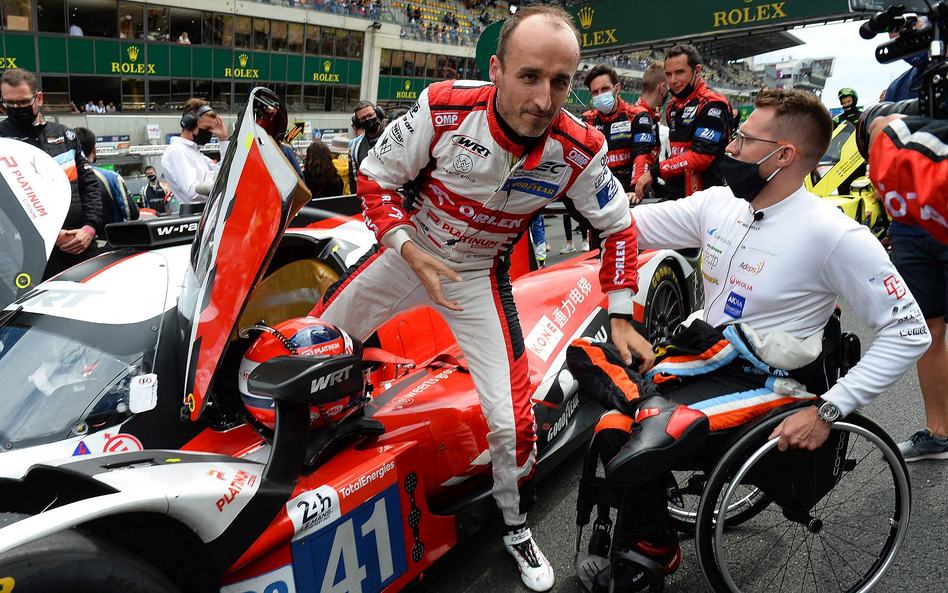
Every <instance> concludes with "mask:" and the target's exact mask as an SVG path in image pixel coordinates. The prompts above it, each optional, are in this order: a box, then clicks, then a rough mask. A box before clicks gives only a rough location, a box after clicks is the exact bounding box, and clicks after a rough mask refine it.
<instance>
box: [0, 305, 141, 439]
mask: <svg viewBox="0 0 948 593" xmlns="http://www.w3.org/2000/svg"><path fill="white" fill-rule="evenodd" d="M96 341H97V340H95V339H94V336H91V335H90V336H89V337H87V338H85V339H83V337H81V336H69V335H64V334H62V333H58V332H54V331H48V330H46V329H40V328H38V327H36V326H31V325H28V324H27V325H24V324H19V323H16V322H14V323H10V324H8V325H6V326H5V327H3V328H0V377H3V383H4V386H3V390H2V392H0V393H2V395H0V451H9V450H12V449H19V448H24V447H28V446H33V445H38V444H44V443H48V442H54V441H58V440H62V439H65V438H69V437H71V436H78V435H82V434H88V433H90V432H95V431H97V430H98V429H101V428H103V427H107V426H114V425H116V424H119V423H121V422H122V421H124V420H125V419H126V418H128V417H129V416H130V415H131V412H130V410H129V384H130V382H131V379H132V377H134V376H137V375H139V374H142V372H143V371H142V365H143V363H144V364H146V365H149V364H150V362H151V360H150V354H149V352H147V351H141V350H139V351H134V350H133V351H131V352H124V353H112V352H106V351H104V350H103V349H100V348H98V347H96V346H95V345H93V344H94V343H95V342H96ZM152 346H154V344H152Z"/></svg>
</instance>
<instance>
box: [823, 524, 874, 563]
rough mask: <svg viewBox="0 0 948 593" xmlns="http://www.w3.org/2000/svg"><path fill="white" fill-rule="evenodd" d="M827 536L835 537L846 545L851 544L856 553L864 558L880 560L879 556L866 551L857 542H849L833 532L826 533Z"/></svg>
mask: <svg viewBox="0 0 948 593" xmlns="http://www.w3.org/2000/svg"><path fill="white" fill-rule="evenodd" d="M826 535H827V536H830V537H834V538H836V539H838V540H839V541H841V542H843V543H844V544H849V546H850V547H851V548H852V549H853V550H854V551H856V552H858V553H860V554H862V555H864V556H868V557H870V558H878V554H873V553H872V552H868V551H866V550H865V549H863V546H860V545H859V544H857V543H856V542H853V541H849V540H848V539H846V538H845V537H842V536H841V535H838V534H836V533H833V532H832V531H827V532H826Z"/></svg>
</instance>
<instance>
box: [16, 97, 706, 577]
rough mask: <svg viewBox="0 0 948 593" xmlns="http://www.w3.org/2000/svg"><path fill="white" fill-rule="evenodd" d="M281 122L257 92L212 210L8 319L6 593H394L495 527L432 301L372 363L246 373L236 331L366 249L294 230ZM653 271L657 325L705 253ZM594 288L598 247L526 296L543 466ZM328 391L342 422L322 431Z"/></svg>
mask: <svg viewBox="0 0 948 593" xmlns="http://www.w3.org/2000/svg"><path fill="white" fill-rule="evenodd" d="M261 105H262V107H261ZM274 105H276V107H274ZM282 109H283V108H282V105H281V104H278V99H277V98H276V96H275V95H272V93H269V92H268V91H266V90H264V89H257V90H255V91H254V94H253V95H252V96H251V99H250V101H249V103H248V107H247V110H246V111H245V112H244V113H243V115H242V116H241V119H240V121H239V122H238V126H237V129H236V131H235V133H234V135H233V136H232V141H231V143H230V146H229V148H228V150H227V152H226V155H225V157H224V159H223V161H222V167H221V173H220V175H219V177H218V180H217V182H216V185H215V187H214V190H213V192H212V195H211V198H210V200H209V201H208V205H207V208H206V210H205V212H204V214H203V217H197V216H194V217H181V218H152V219H148V220H141V221H134V222H131V223H124V224H121V225H116V226H113V227H110V228H109V229H108V232H109V237H110V240H111V242H112V243H113V244H115V245H118V246H121V245H125V246H126V247H123V248H120V249H118V250H116V251H113V252H110V253H107V254H104V255H101V256H99V257H96V258H94V259H92V260H89V261H87V262H85V263H82V264H80V265H79V266H77V267H74V268H72V269H70V270H67V271H66V272H64V273H62V274H61V275H59V276H57V277H55V278H53V279H51V280H50V281H48V282H45V283H43V284H40V285H38V286H34V287H31V288H30V289H29V290H28V291H26V293H25V294H22V295H21V296H20V298H19V299H18V300H17V301H15V302H14V303H12V304H11V305H9V306H8V307H7V308H6V309H5V310H4V311H3V315H2V317H0V377H2V378H3V382H4V384H5V386H6V387H5V388H4V390H3V393H2V395H0V592H2V593H13V592H15V593H25V592H29V591H44V592H48V591H97V592H112V591H114V592H119V591H122V592H125V591H212V590H219V591H222V592H227V593H248V592H257V593H291V592H295V591H320V592H341V591H363V592H368V591H383V590H384V591H396V590H399V589H401V588H402V587H404V586H405V585H406V584H408V583H410V582H412V581H413V580H416V579H418V578H419V577H420V576H421V575H422V573H423V572H424V571H425V570H426V569H428V567H429V566H431V564H432V563H433V562H435V561H436V560H437V559H438V558H440V557H441V556H443V555H444V554H445V553H446V552H448V551H449V550H450V549H452V548H453V547H455V546H457V545H458V544H459V543H460V542H461V541H462V540H463V539H464V537H465V535H466V534H469V533H470V532H471V531H472V530H473V529H476V528H477V527H478V526H479V525H481V524H482V523H483V521H484V520H485V518H486V517H488V516H491V515H492V514H493V513H495V512H496V510H495V506H494V503H493V500H492V498H491V494H490V491H491V478H490V459H489V455H488V452H487V451H488V448H487V439H486V435H487V426H486V423H485V421H484V419H483V417H482V415H481V411H480V407H479V404H478V398H477V394H476V393H475V390H474V387H473V384H472V381H471V378H470V375H469V374H468V372H467V369H466V363H465V360H464V357H463V356H462V355H461V353H460V351H459V349H458V347H457V345H456V343H455V341H454V340H453V338H452V336H451V334H450V331H449V330H448V328H447V325H446V324H445V322H444V321H443V320H442V319H441V317H440V316H439V315H438V314H437V313H436V312H435V311H434V310H431V309H419V310H415V311H411V312H408V313H406V314H404V315H401V316H399V317H397V318H395V319H393V320H391V321H390V322H389V323H388V324H386V325H385V326H384V327H383V328H382V329H381V330H380V331H379V332H378V334H377V340H373V341H374V342H375V344H376V346H379V347H380V348H379V349H377V350H375V359H374V360H375V362H374V363H372V364H373V366H372V368H371V369H370V368H369V365H370V363H369V362H368V361H367V360H362V357H360V356H359V348H358V347H356V348H355V352H354V353H353V354H351V355H347V356H334V357H332V356H312V357H307V356H279V357H276V358H273V359H271V360H268V361H266V362H263V363H262V364H260V365H259V366H258V367H256V368H255V369H254V370H253V372H249V373H247V376H243V377H242V376H241V370H242V369H241V364H242V360H243V359H244V357H245V353H247V351H248V349H249V348H250V347H251V345H252V343H253V342H254V336H253V335H251V336H249V337H247V336H248V333H247V331H241V330H244V329H246V328H253V327H254V326H256V327H258V328H261V327H262V328H264V329H265V330H266V329H267V328H270V329H272V327H273V326H276V325H278V324H279V323H281V322H283V321H285V320H289V319H293V318H297V317H301V316H304V315H306V314H307V313H308V311H309V310H310V308H311V307H312V305H313V304H314V303H315V302H316V300H317V299H318V298H319V296H320V295H321V294H322V292H323V291H324V290H325V289H326V288H327V287H328V286H329V285H330V284H331V283H332V282H333V281H334V280H336V279H337V278H338V277H339V275H340V274H341V273H342V272H343V271H344V269H345V267H346V266H347V265H350V264H352V263H354V262H356V261H357V260H358V259H359V258H360V256H361V255H362V254H363V253H365V252H366V251H367V250H368V249H370V247H371V246H372V244H373V243H374V237H373V236H372V234H371V233H370V232H369V231H368V229H367V228H366V227H365V226H364V224H363V223H362V222H361V221H358V220H356V219H353V218H348V217H343V216H330V217H328V218H325V219H324V220H322V221H320V222H317V223H315V224H312V225H310V226H309V227H307V228H293V229H289V230H287V229H288V227H289V226H290V221H291V220H292V219H294V216H295V215H296V214H297V213H298V212H299V211H300V210H301V209H302V208H303V206H304V205H305V204H307V202H308V201H309V198H310V196H309V193H308V192H307V191H306V190H305V188H304V186H303V185H302V183H301V180H300V179H299V177H298V176H297V175H296V173H295V172H294V171H293V169H292V168H291V166H290V165H289V164H288V163H287V161H286V159H285V158H284V157H283V155H282V153H281V151H280V148H279V146H278V144H277V142H276V141H275V140H274V138H273V136H274V135H276V134H278V133H279V132H280V131H281V129H280V128H281V126H280V123H279V121H277V123H276V124H274V123H273V121H274V120H279V117H278V116H279V114H280V113H281V110H282ZM274 113H276V115H274ZM282 113H283V114H284V115H283V117H284V118H285V111H282ZM283 122H284V123H283V126H285V119H284V120H283ZM268 132H269V133H268ZM0 150H5V151H10V150H17V148H16V147H15V146H10V145H8V144H3V145H0ZM2 160H3V157H2V156H0V161H2ZM63 181H64V180H63ZM0 185H2V184H0ZM14 189H16V188H13V187H12V186H11V185H10V183H9V181H8V182H7V184H6V185H3V187H0V197H2V198H3V200H4V201H3V202H2V204H3V208H4V209H5V210H10V209H11V208H14V207H17V208H18V207H20V203H19V202H17V201H16V200H14V199H12V197H11V196H12V194H14V193H16V192H14ZM65 192H66V194H67V195H68V186H67V187H65ZM11 204H12V206H11ZM309 214H310V215H312V212H309ZM316 217H317V218H318V217H319V216H318V213H317V215H316ZM20 218H23V217H20ZM10 220H11V217H10V216H6V217H5V218H4V219H3V224H7V223H8V222H9V221H10ZM297 220H300V219H299V218H297ZM4 232H8V233H9V232H11V229H9V228H8V229H4ZM23 237H26V235H23ZM526 243H528V242H526V241H523V242H521V245H524V244H526ZM33 247H36V248H37V249H42V245H41V244H40V245H39V246H38V247H37V246H36V245H34V246H33ZM518 249H520V248H519V247H518ZM514 251H515V253H514V255H513V256H512V257H513V258H514V259H516V258H517V257H520V258H521V260H522V261H528V259H529V258H528V257H527V256H525V255H517V250H516V249H515V250H514ZM8 263H9V262H8ZM12 263H13V264H14V265H12V266H8V267H11V269H13V268H16V267H17V265H20V263H21V262H20V261H19V260H15V261H14V262H12ZM638 264H639V269H640V274H641V278H640V292H639V296H638V297H637V298H636V308H635V318H636V320H637V322H638V324H639V327H640V329H641V330H642V331H645V332H647V333H649V334H650V335H651V336H652V337H657V336H658V335H659V334H660V333H661V332H662V331H665V330H664V328H665V327H666V326H669V325H671V324H673V323H675V322H676V321H679V320H680V319H681V318H682V317H683V316H684V315H687V313H688V312H690V311H691V310H692V309H695V308H698V307H700V306H701V304H702V301H703V295H702V294H701V292H700V290H701V289H700V286H701V283H700V282H699V281H698V279H697V278H696V268H695V262H694V261H693V260H688V259H686V258H685V257H683V256H681V255H680V254H678V253H676V252H672V251H654V252H646V253H642V254H640V255H639V257H638ZM516 267H517V266H514V269H516ZM521 269H522V271H523V270H524V268H523V266H521ZM597 273H598V262H597V261H596V259H595V258H593V257H588V256H586V257H584V258H577V259H575V260H572V261H569V262H564V263H563V264H560V265H558V266H553V267H551V268H548V269H544V270H540V271H535V272H527V273H521V274H520V275H519V277H517V278H516V279H515V281H514V294H515V296H516V298H517V301H518V303H519V305H520V308H519V310H520V324H521V326H522V328H523V334H524V340H525V345H526V350H527V354H526V355H527V356H528V358H529V363H530V368H531V375H530V381H531V384H532V388H533V389H534V395H533V401H534V404H535V405H534V410H535V412H536V418H537V433H538V447H539V452H540V453H539V459H540V461H539V466H538V470H537V471H538V475H542V474H544V473H547V472H549V471H550V470H551V469H552V468H553V467H554V465H555V464H556V463H557V462H558V461H560V460H562V459H563V458H564V457H565V456H566V455H567V454H568V453H569V452H571V451H573V450H575V449H576V448H578V447H580V446H582V444H583V441H584V440H585V438H586V437H587V436H588V434H589V433H590V431H591V429H592V427H593V425H594V423H595V421H596V419H597V418H598V416H599V414H600V413H601V412H602V409H601V408H599V407H598V406H597V405H596V404H595V403H594V402H592V401H591V400H590V399H589V398H587V397H586V396H585V394H583V393H580V392H578V391H577V383H576V381H574V380H573V378H572V376H571V375H570V374H569V371H568V370H567V369H566V366H565V364H564V359H565V350H566V346H567V345H568V344H569V342H570V341H571V340H572V339H573V338H575V337H580V336H595V337H597V338H598V339H601V340H605V339H608V337H609V323H608V320H607V314H606V312H605V311H604V310H603V308H602V305H603V304H604V302H605V298H604V295H603V294H602V293H601V292H600V289H599V287H598V281H597ZM264 324H265V325H264ZM365 358H366V359H368V358H369V357H368V356H366V357H365ZM408 360H411V361H414V364H408V363H407V361H408ZM287 364H289V367H287V366H286V365H287ZM281 365H283V366H281ZM290 367H292V368H290ZM370 370H371V371H372V372H371V380H370V381H369V383H368V385H369V386H368V388H366V387H365V384H364V382H363V378H364V377H365V376H368V375H369V371H370ZM242 379H245V380H246V381H245V384H247V385H248V386H249V387H248V389H249V391H250V392H251V394H258V395H259V394H262V395H265V396H270V397H273V398H274V401H275V402H276V410H275V414H276V426H275V428H274V429H273V430H271V429H269V428H267V426H266V425H264V424H263V423H262V422H260V421H258V420H257V419H256V418H255V416H254V415H252V414H251V413H249V412H248V408H247V407H245V406H244V403H243V398H242V393H241V390H240V382H241V380H242ZM324 388H328V389H324ZM327 392H331V394H332V395H333V396H334V397H337V398H338V397H340V396H342V397H343V398H344V400H345V401H346V404H345V409H346V411H347V412H346V413H344V414H341V415H335V416H333V417H332V418H331V419H328V420H327V421H326V422H323V423H322V425H321V426H318V427H317V428H313V429H311V426H310V420H311V418H310V414H311V413H312V412H311V410H312V409H313V408H311V406H315V408H316V410H317V412H318V414H319V415H320V416H322V413H323V409H322V408H321V407H320V406H322V405H325V404H326V402H327V401H328V399H320V398H322V397H324V396H325V397H327V398H328V395H326V394H327ZM301 408H302V412H301V411H300V410H301ZM564 529H570V528H569V527H566V526H564Z"/></svg>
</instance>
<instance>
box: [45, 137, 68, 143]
mask: <svg viewBox="0 0 948 593" xmlns="http://www.w3.org/2000/svg"><path fill="white" fill-rule="evenodd" d="M65 141H66V137H65V136H56V137H55V138H47V139H46V144H62V143H63V142H65Z"/></svg>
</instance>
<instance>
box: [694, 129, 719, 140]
mask: <svg viewBox="0 0 948 593" xmlns="http://www.w3.org/2000/svg"><path fill="white" fill-rule="evenodd" d="M695 138H701V139H702V140H710V141H711V142H717V141H718V140H720V139H721V132H719V131H717V130H712V129H711V128H698V129H697V130H695Z"/></svg>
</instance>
